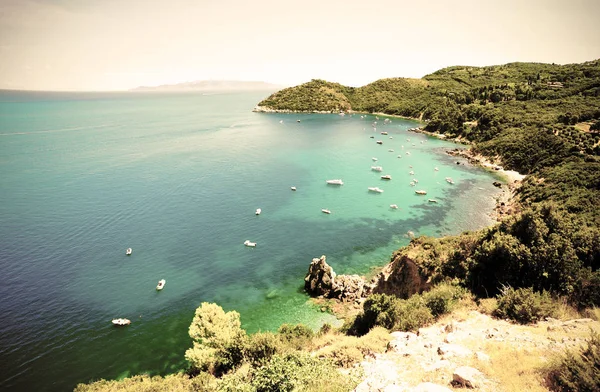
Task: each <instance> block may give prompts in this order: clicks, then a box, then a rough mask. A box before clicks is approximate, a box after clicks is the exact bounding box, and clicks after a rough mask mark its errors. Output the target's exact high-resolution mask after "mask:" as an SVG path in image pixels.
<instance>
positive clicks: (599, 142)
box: [258, 60, 600, 218]
mask: <svg viewBox="0 0 600 392" xmlns="http://www.w3.org/2000/svg"><path fill="white" fill-rule="evenodd" d="M258 105H259V108H258V109H259V110H260V109H261V108H264V109H267V110H275V111H329V112H339V111H350V110H353V111H359V112H379V113H387V114H394V115H401V116H406V117H413V118H420V119H422V120H424V121H425V122H426V124H427V125H426V130H428V131H432V132H439V133H443V134H446V135H447V136H449V137H457V136H460V137H462V138H464V139H467V140H470V141H471V142H474V149H475V150H476V151H477V152H481V153H484V154H485V155H488V156H499V157H501V160H502V161H503V163H504V165H505V166H506V167H507V168H509V169H514V170H518V171H519V172H521V173H523V174H531V173H537V174H538V175H539V176H538V179H542V178H543V179H548V180H551V181H544V182H539V183H537V184H530V185H531V187H535V188H536V191H532V190H531V189H530V187H525V188H524V191H523V192H524V194H527V195H528V196H529V198H530V199H531V200H538V201H539V200H541V199H548V198H549V199H554V200H556V201H559V202H560V203H562V204H563V205H564V206H566V207H567V208H569V210H570V211H572V212H582V210H585V212H591V213H592V215H594V216H595V218H597V217H598V215H599V214H598V213H596V211H594V210H595V208H593V207H592V206H593V205H596V206H598V205H600V196H599V192H598V190H599V189H600V175H599V174H596V173H600V163H599V160H598V156H599V155H600V60H594V61H589V62H585V63H581V64H568V65H554V64H540V63H510V64H505V65H497V66H489V67H468V66H455V67H448V68H444V69H441V70H439V71H436V72H434V73H432V74H430V75H427V76H425V77H423V78H422V79H406V78H391V79H381V80H378V81H376V82H373V83H370V84H368V85H366V86H363V87H347V86H343V85H341V84H338V83H330V82H327V81H324V80H312V81H310V82H308V83H305V84H302V85H299V86H296V87H291V88H286V89H283V90H280V91H278V92H276V93H274V94H272V95H271V96H270V97H268V98H267V99H265V100H263V101H262V102H260V103H259V104H258ZM554 188H556V189H554ZM558 189H560V191H558ZM598 210H600V209H598Z"/></svg>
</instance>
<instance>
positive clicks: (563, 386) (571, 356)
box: [546, 332, 600, 392]
mask: <svg viewBox="0 0 600 392" xmlns="http://www.w3.org/2000/svg"><path fill="white" fill-rule="evenodd" d="M546 378H547V382H548V386H549V387H550V389H551V390H553V391H557V392H568V391H589V392H592V391H599V390H600V335H598V334H597V333H594V332H592V333H591V337H590V338H589V339H588V340H587V341H586V347H582V348H581V349H580V350H579V352H574V351H568V352H567V353H566V354H565V355H564V356H562V357H561V358H560V359H559V360H558V361H556V362H555V363H554V364H552V365H550V366H549V367H548V369H547V377H546Z"/></svg>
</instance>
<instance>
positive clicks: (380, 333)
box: [317, 327, 391, 368]
mask: <svg viewBox="0 0 600 392" xmlns="http://www.w3.org/2000/svg"><path fill="white" fill-rule="evenodd" d="M390 340H391V336H390V333H389V332H388V331H387V330H386V329H385V328H382V327H375V328H373V329H372V330H371V331H370V332H369V333H368V334H366V335H364V336H361V337H360V338H358V337H355V336H339V337H337V338H336V339H335V340H333V341H331V344H330V345H328V346H326V347H323V348H322V349H320V350H319V351H318V352H317V357H319V358H326V359H330V360H331V361H332V362H333V364H334V365H336V366H340V367H345V368H349V367H351V366H352V365H354V364H356V363H358V362H360V361H362V360H363V359H364V357H365V356H366V355H369V354H374V353H381V352H383V351H385V348H386V347H387V344H388V342H389V341H390Z"/></svg>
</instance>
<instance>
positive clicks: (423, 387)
mask: <svg viewBox="0 0 600 392" xmlns="http://www.w3.org/2000/svg"><path fill="white" fill-rule="evenodd" d="M410 392H452V390H451V389H450V388H446V387H444V386H442V385H438V384H434V383H432V382H422V383H420V384H419V385H417V386H416V387H414V388H412V389H411V390H410Z"/></svg>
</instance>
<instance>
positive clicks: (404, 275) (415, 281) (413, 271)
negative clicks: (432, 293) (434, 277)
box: [373, 255, 431, 298]
mask: <svg viewBox="0 0 600 392" xmlns="http://www.w3.org/2000/svg"><path fill="white" fill-rule="evenodd" d="M430 287H431V284H430V283H429V276H428V274H427V272H425V271H424V270H423V269H422V268H421V267H420V266H418V265H417V264H416V263H415V262H414V260H412V259H411V258H409V257H408V256H406V255H395V256H394V258H393V259H392V262H391V263H390V264H388V265H387V266H385V267H384V269H383V271H382V272H381V273H380V274H379V276H378V279H377V284H376V287H375V288H374V290H373V292H375V293H378V294H379V293H382V294H388V295H395V296H397V297H400V298H409V297H411V296H412V295H413V294H420V293H422V292H423V291H427V290H429V289H430Z"/></svg>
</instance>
